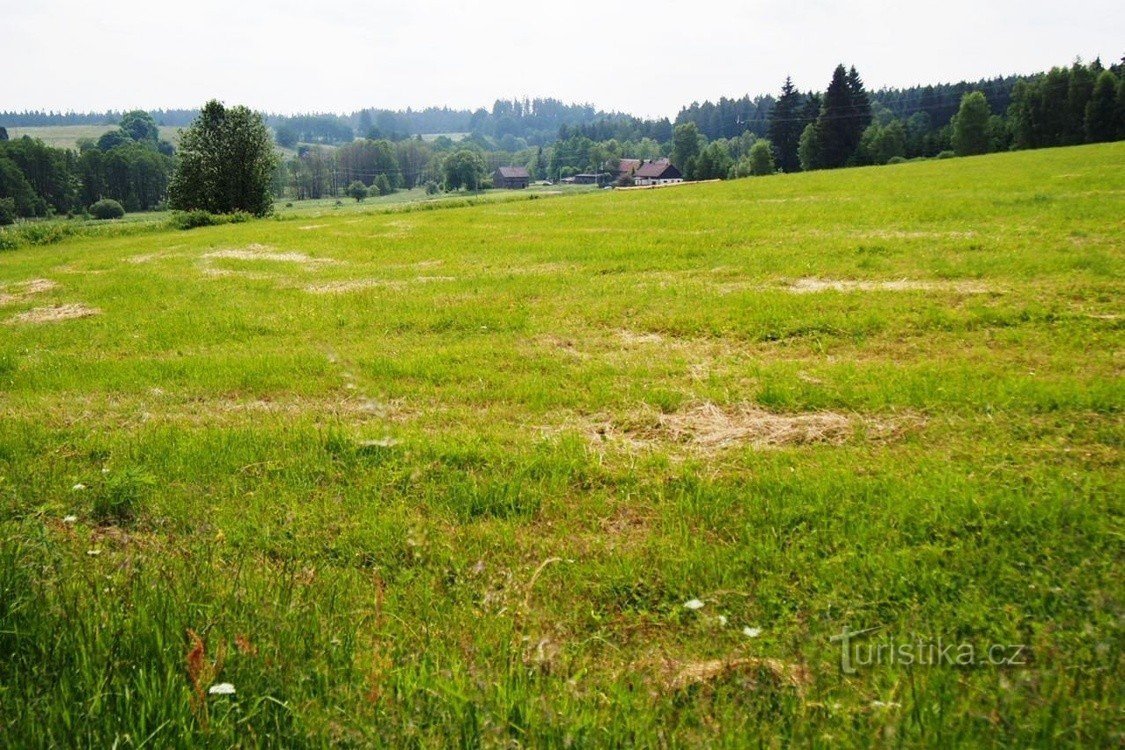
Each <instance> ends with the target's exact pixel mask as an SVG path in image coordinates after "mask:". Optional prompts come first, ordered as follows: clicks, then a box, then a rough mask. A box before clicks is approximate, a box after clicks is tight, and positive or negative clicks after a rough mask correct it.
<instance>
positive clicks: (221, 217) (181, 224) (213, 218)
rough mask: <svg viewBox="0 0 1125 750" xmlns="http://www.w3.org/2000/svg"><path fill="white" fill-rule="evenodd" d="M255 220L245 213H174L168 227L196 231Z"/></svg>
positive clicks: (197, 211)
mask: <svg viewBox="0 0 1125 750" xmlns="http://www.w3.org/2000/svg"><path fill="white" fill-rule="evenodd" d="M252 218H254V217H253V216H251V215H250V214H248V213H246V212H245V211H235V212H234V213H230V214H213V213H208V212H207V211H202V210H195V211H174V212H173V213H172V218H171V219H169V220H168V225H169V226H171V227H172V228H173V229H185V230H186V229H195V228H196V227H212V226H216V225H219V224H241V223H242V222H244V221H250V219H252Z"/></svg>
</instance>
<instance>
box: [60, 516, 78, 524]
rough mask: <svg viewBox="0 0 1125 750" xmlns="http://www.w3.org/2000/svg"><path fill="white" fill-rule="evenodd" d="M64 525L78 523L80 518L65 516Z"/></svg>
mask: <svg viewBox="0 0 1125 750" xmlns="http://www.w3.org/2000/svg"><path fill="white" fill-rule="evenodd" d="M62 522H63V523H78V516H63V520H62Z"/></svg>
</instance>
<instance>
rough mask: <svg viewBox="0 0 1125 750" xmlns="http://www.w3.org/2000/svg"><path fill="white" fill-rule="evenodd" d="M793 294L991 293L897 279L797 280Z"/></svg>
mask: <svg viewBox="0 0 1125 750" xmlns="http://www.w3.org/2000/svg"><path fill="white" fill-rule="evenodd" d="M786 289H787V291H790V292H792V293H794V294H812V293H816V292H828V291H832V292H915V291H948V292H960V293H962V294H987V293H988V292H990V291H992V290H991V289H989V288H988V287H987V286H985V285H984V284H981V283H978V282H975V281H946V282H942V281H917V280H910V279H897V280H893V281H855V280H844V279H820V278H813V277H809V278H803V279H797V280H796V281H794V282H793V283H792V284H789V285H788V286H787V287H786Z"/></svg>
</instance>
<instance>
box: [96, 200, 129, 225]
mask: <svg viewBox="0 0 1125 750" xmlns="http://www.w3.org/2000/svg"><path fill="white" fill-rule="evenodd" d="M90 215H91V216H93V217H94V218H95V219H99V220H103V221H104V220H105V219H120V218H121V217H122V216H124V215H125V209H124V208H122V206H121V204H120V203H118V202H117V201H115V200H114V199H113V198H102V199H101V200H100V201H98V202H97V203H95V204H94V205H92V206H90Z"/></svg>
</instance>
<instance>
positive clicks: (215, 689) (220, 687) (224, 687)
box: [207, 682, 234, 695]
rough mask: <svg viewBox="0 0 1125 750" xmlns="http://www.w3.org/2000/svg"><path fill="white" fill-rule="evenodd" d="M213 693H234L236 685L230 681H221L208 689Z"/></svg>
mask: <svg viewBox="0 0 1125 750" xmlns="http://www.w3.org/2000/svg"><path fill="white" fill-rule="evenodd" d="M207 692H208V693H210V694H211V695H234V685H232V684H230V683H229V682H219V683H216V684H214V685H212V686H211V687H209V688H208V689H207Z"/></svg>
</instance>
